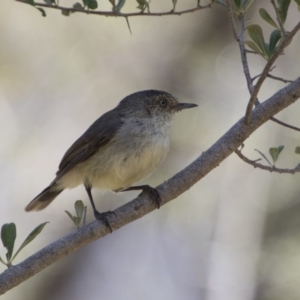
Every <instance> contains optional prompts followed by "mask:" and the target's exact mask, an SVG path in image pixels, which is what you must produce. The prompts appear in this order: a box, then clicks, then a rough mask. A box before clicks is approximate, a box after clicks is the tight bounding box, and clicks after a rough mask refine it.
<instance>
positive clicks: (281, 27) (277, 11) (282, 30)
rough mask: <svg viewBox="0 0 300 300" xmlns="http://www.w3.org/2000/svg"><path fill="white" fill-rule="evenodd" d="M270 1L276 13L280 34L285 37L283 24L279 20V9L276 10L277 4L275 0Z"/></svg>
mask: <svg viewBox="0 0 300 300" xmlns="http://www.w3.org/2000/svg"><path fill="white" fill-rule="evenodd" d="M271 3H272V5H273V7H274V10H275V13H276V18H277V21H278V24H279V27H280V30H281V32H282V35H283V36H284V37H285V36H286V31H285V28H284V26H283V23H282V22H281V18H280V15H279V10H278V7H277V5H276V4H275V1H274V0H271Z"/></svg>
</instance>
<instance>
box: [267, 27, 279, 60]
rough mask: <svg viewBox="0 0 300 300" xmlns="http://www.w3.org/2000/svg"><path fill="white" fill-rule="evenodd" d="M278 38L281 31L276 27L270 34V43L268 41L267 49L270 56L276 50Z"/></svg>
mask: <svg viewBox="0 0 300 300" xmlns="http://www.w3.org/2000/svg"><path fill="white" fill-rule="evenodd" d="M280 39H281V32H280V31H279V30H278V29H276V30H274V31H273V32H272V33H271V35H270V43H269V49H270V54H271V56H273V54H274V52H275V50H276V45H277V43H278V42H279V40H280Z"/></svg>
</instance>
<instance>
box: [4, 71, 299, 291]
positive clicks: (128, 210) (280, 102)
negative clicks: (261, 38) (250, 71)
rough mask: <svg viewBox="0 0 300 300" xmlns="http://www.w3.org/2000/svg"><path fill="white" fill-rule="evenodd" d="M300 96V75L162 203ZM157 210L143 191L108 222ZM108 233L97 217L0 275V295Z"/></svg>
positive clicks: (165, 192) (117, 223)
mask: <svg viewBox="0 0 300 300" xmlns="http://www.w3.org/2000/svg"><path fill="white" fill-rule="evenodd" d="M299 97H300V77H299V78H298V79H296V80H295V81H294V82H292V83H291V84H289V85H288V86H286V87H285V88H283V89H281V90H279V91H278V92H277V93H276V94H274V95H273V96H272V97H271V98H269V99H268V100H266V101H264V102H263V103H262V104H260V105H258V106H257V107H256V108H255V109H254V110H253V114H252V122H251V124H250V125H247V124H245V122H244V118H242V119H240V120H239V121H238V122H237V123H236V124H235V125H233V126H232V127H231V128H230V129H229V130H228V131H227V132H226V133H225V134H224V135H223V136H222V137H221V138H220V139H219V140H218V141H217V142H216V143H215V144H214V145H212V146H211V147H210V148H209V149H208V150H207V151H205V152H204V153H203V154H202V155H201V156H200V157H198V158H197V159H196V160H195V161H194V162H193V163H191V164H190V165H189V166H187V167H186V168H185V169H183V170H182V171H180V172H179V173H177V174H176V175H175V176H173V177H172V178H170V179H169V180H168V181H166V182H164V183H163V184H161V185H159V186H158V187H157V190H158V192H159V194H160V196H161V199H162V205H164V204H166V203H168V202H169V201H171V200H173V199H175V198H176V197H178V196H179V195H180V194H182V193H184V192H185V191H186V190H188V189H189V188H191V187H192V186H193V185H194V184H195V183H196V182H198V181H199V180H201V179H202V178H203V177H204V176H206V175H207V174H208V173H209V172H210V171H212V170H213V169H214V168H216V167H217V166H218V165H219V164H220V163H221V162H222V161H223V160H224V159H226V158H227V157H228V156H229V155H230V154H231V153H233V152H234V151H235V150H236V149H237V148H238V147H239V146H240V145H241V143H243V142H244V141H245V140H246V139H247V138H248V137H249V136H250V135H251V134H252V133H253V132H255V130H256V129H257V128H259V127H260V126H261V125H263V124H264V123H265V122H267V121H268V120H269V119H270V118H271V117H272V116H274V115H276V114H277V113H278V112H280V111H281V110H283V109H284V108H286V107H287V106H289V105H291V104H292V103H294V102H295V101H296V100H297V99H298V98H299ZM154 209H155V205H154V204H153V203H152V202H151V199H149V198H148V197H147V195H144V194H141V195H140V196H138V197H137V198H136V199H134V200H132V201H131V202H129V203H127V204H125V205H123V206H121V207H119V208H118V209H116V210H115V213H116V216H114V215H113V214H112V215H111V217H110V218H109V222H110V224H111V226H112V228H113V230H117V229H119V228H120V227H123V226H125V225H126V224H128V223H130V222H133V221H134V220H137V219H139V218H141V217H143V216H144V215H146V214H148V213H150V212H151V211H153V210H154ZM109 233H110V231H109V229H108V228H107V226H105V225H104V224H103V223H101V222H100V221H97V220H96V221H94V222H92V223H90V224H88V225H86V226H85V227H83V228H81V229H79V230H76V231H75V232H72V233H71V234H69V235H67V236H65V237H63V238H61V239H59V240H57V241H56V242H54V243H52V244H50V245H49V246H47V247H45V248H43V249H42V250H40V251H38V252H37V253H35V254H33V255H32V256H30V257H29V258H27V259H26V260H24V261H23V262H21V263H20V264H18V265H16V266H12V267H10V268H9V269H7V270H6V271H4V272H3V273H2V274H0V294H4V293H5V292H6V291H8V290H10V289H12V288H13V287H15V286H17V285H18V284H20V283H21V282H23V281H25V280H27V279H28V278H30V277H32V276H33V275H35V274H37V273H38V272H40V271H42V270H43V269H45V268H46V267H48V266H50V265H51V264H53V263H55V262H56V261H58V260H59V259H61V258H63V257H65V256H67V255H68V254H70V253H72V252H73V251H75V250H77V249H79V248H81V247H83V246H84V245H86V244H88V243H91V242H93V241H95V240H97V239H99V238H101V237H104V236H105V235H107V234H109Z"/></svg>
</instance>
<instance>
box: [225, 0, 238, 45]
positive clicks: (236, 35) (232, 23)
mask: <svg viewBox="0 0 300 300" xmlns="http://www.w3.org/2000/svg"><path fill="white" fill-rule="evenodd" d="M226 4H227V13H228V17H229V22H230V25H231V28H232V32H233V37H234V38H235V39H236V41H237V42H238V41H239V36H238V33H237V28H236V24H235V20H234V14H233V10H232V6H231V3H230V1H229V0H226Z"/></svg>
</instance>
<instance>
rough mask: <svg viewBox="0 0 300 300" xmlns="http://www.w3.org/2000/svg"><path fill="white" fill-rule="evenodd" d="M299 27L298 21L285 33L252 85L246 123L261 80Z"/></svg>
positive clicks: (249, 121)
mask: <svg viewBox="0 0 300 300" xmlns="http://www.w3.org/2000/svg"><path fill="white" fill-rule="evenodd" d="M299 29H300V22H299V23H298V24H297V25H296V26H295V27H294V29H293V30H292V31H291V32H290V33H288V34H286V36H285V37H284V38H283V40H282V43H281V44H280V45H279V47H278V49H277V51H276V52H275V53H274V55H273V56H272V57H271V58H270V59H269V60H268V62H267V63H266V65H265V67H264V69H263V71H262V74H261V76H260V77H259V79H258V81H257V83H256V84H255V86H254V90H253V92H252V93H251V97H250V99H249V102H248V105H247V109H246V114H245V123H246V124H250V123H251V115H252V110H253V106H254V104H255V101H256V100H257V99H256V98H257V95H258V92H259V91H260V88H261V86H262V84H263V82H264V81H265V79H266V78H267V75H268V73H269V71H270V69H271V67H272V65H273V63H274V62H275V61H276V59H277V58H278V56H279V55H280V54H281V53H282V52H283V50H284V48H285V47H286V46H288V45H289V44H290V42H291V41H292V39H293V37H294V35H295V34H296V33H297V32H298V31H299Z"/></svg>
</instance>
